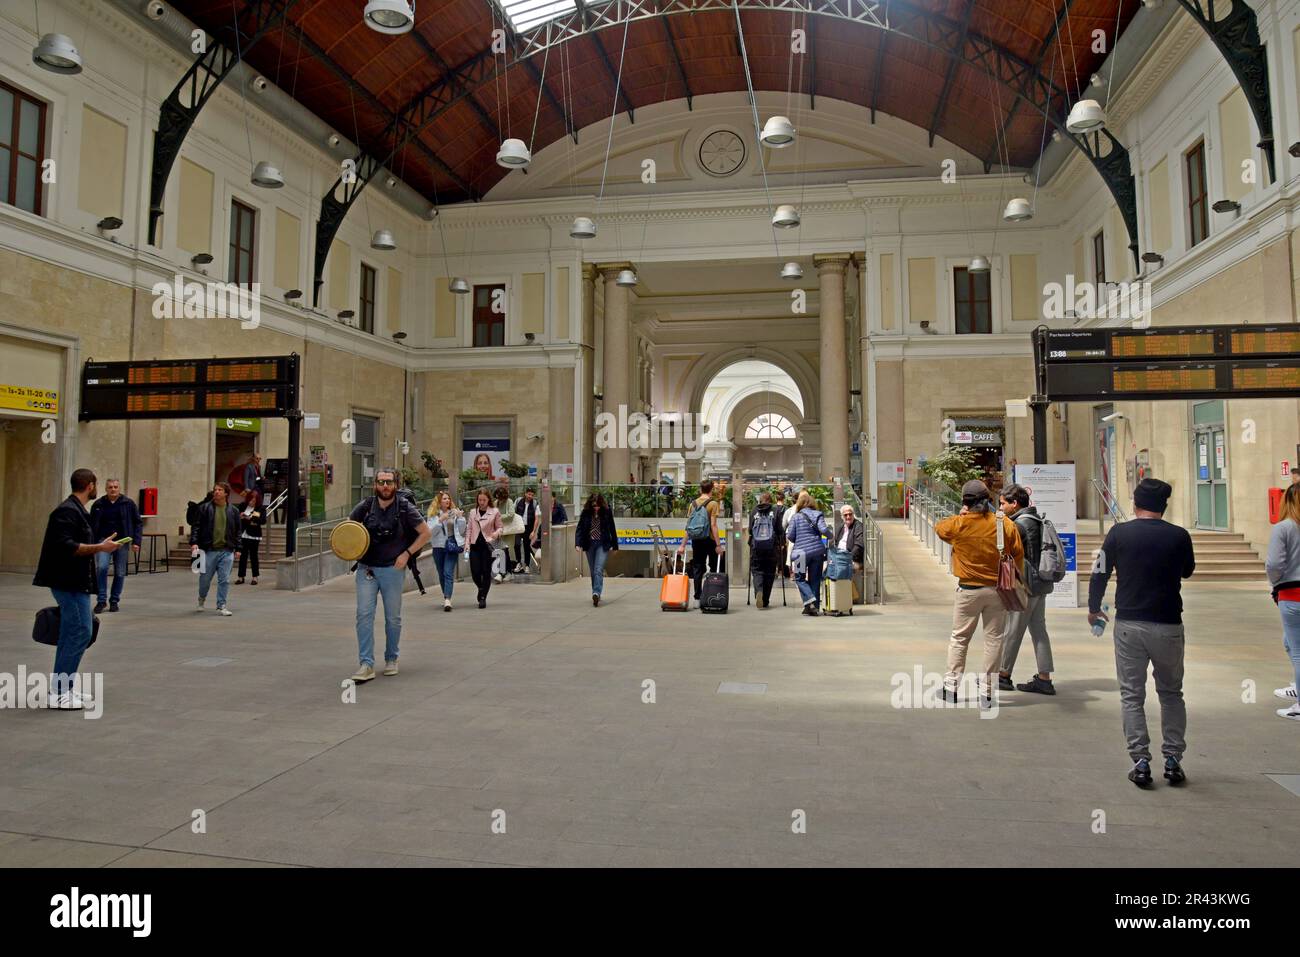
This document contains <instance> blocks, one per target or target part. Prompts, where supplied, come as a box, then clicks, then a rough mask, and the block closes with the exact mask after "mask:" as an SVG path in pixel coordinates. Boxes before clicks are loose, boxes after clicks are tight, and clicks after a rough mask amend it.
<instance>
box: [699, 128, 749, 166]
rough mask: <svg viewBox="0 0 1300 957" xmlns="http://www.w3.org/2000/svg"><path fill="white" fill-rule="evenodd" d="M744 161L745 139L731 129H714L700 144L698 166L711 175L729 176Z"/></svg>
mask: <svg viewBox="0 0 1300 957" xmlns="http://www.w3.org/2000/svg"><path fill="white" fill-rule="evenodd" d="M744 162H745V141H744V140H742V139H741V138H740V137H739V136H737V135H736V134H735V133H733V132H731V130H714V131H713V132H712V133H710V134H709V135H708V136H706V137H704V142H702V143H701V144H700V166H702V167H703V168H704V172H706V173H708V174H709V175H711V176H730V175H731V174H732V173H734V172H735V171H736V170H738V169H740V166H741V164H742V163H744Z"/></svg>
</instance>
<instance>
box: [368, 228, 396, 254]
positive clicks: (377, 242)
mask: <svg viewBox="0 0 1300 957" xmlns="http://www.w3.org/2000/svg"><path fill="white" fill-rule="evenodd" d="M370 248H371V249H382V250H385V251H387V250H390V249H396V248H397V240H396V239H395V238H394V237H393V233H392V230H389V229H376V230H375V235H374V236H372V237H371V238H370Z"/></svg>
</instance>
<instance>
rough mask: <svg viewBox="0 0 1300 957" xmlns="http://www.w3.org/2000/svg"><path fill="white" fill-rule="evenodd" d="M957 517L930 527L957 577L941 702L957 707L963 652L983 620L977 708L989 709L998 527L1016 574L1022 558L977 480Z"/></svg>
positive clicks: (1010, 527) (998, 624) (997, 650)
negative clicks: (947, 549)
mask: <svg viewBox="0 0 1300 957" xmlns="http://www.w3.org/2000/svg"><path fill="white" fill-rule="evenodd" d="M961 502H962V505H961V512H959V513H958V514H956V515H953V516H951V517H949V518H945V519H944V520H943V521H941V522H939V523H938V524H937V525H935V527H934V531H935V534H936V535H938V536H939V537H940V538H941V539H943V540H944V541H945V542H947V543H948V544H950V545H951V546H952V573H953V575H955V576H956V577H957V597H956V600H955V602H954V603H953V612H952V637H951V639H950V640H949V642H948V672H947V674H945V675H944V678H943V700H944V701H946V702H950V703H952V704H956V703H957V685H958V684H959V683H960V681H961V676H962V673H963V672H964V671H965V670H966V651H967V649H968V648H969V647H970V640H971V636H973V635H974V634H975V628H976V626H977V625H978V624H979V621H980V619H981V618H983V619H984V663H983V668H982V673H983V675H984V677H983V680H982V683H981V686H980V705H981V706H984V707H988V706H991V705H992V703H993V683H994V682H995V681H996V680H997V670H998V665H999V663H1000V658H1001V655H1002V632H1003V631H1004V630H1005V628H1006V623H1007V612H1006V609H1005V608H1004V607H1003V606H1002V599H1001V598H999V597H998V590H997V584H998V562H999V560H1000V559H1001V557H1002V555H1001V553H999V551H998V544H997V533H998V524H995V523H1000V524H1001V526H1002V536H1003V545H1002V548H1003V551H1004V552H1005V553H1006V554H1008V555H1010V556H1011V557H1012V559H1013V560H1014V561H1015V563H1016V567H1017V568H1019V567H1020V565H1021V562H1023V561H1024V558H1025V549H1024V546H1023V545H1022V544H1021V542H1020V534H1019V532H1017V531H1016V524H1015V522H1012V521H1011V520H1009V519H1007V518H1005V517H1004V516H1002V515H1000V514H999V513H998V511H997V509H995V508H994V507H993V502H992V500H991V497H990V495H989V490H988V486H986V485H985V484H984V483H983V482H981V481H979V480H978V479H974V480H972V481H970V482H967V483H966V484H965V485H963V486H962V489H961Z"/></svg>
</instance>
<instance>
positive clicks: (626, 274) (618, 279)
mask: <svg viewBox="0 0 1300 957" xmlns="http://www.w3.org/2000/svg"><path fill="white" fill-rule="evenodd" d="M614 285H616V286H623V287H624V288H626V289H630V288H632V287H633V286H635V285H636V273H635V272H633V271H632V270H631V269H620V270H619V271H618V275H617V276H615V277H614Z"/></svg>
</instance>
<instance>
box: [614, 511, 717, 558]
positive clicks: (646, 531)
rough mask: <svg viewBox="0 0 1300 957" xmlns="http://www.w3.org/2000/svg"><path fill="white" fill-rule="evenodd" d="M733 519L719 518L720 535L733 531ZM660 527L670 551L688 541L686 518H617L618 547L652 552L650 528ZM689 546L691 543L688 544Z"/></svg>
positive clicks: (615, 520)
mask: <svg viewBox="0 0 1300 957" xmlns="http://www.w3.org/2000/svg"><path fill="white" fill-rule="evenodd" d="M731 524H732V523H731V518H730V517H729V516H727V515H719V516H718V534H720V535H723V536H725V535H727V534H728V532H729V530H730V529H731ZM651 525H656V526H658V527H659V531H660V534H662V535H663V540H664V545H665V546H667V548H668V550H669V551H672V550H674V549H675V548H677V546H679V545H680V544H681V543H682V542H683V541H685V539H686V519H684V518H615V519H614V530H615V531H617V532H618V547H619V548H630V549H632V550H633V551H638V550H639V551H651V550H653V549H654V547H655V540H654V536H653V535H652V534H651V532H650V526H651ZM688 545H689V543H688Z"/></svg>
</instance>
